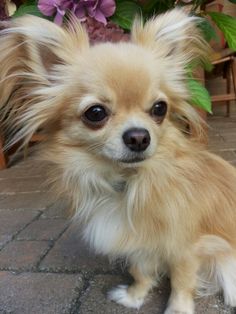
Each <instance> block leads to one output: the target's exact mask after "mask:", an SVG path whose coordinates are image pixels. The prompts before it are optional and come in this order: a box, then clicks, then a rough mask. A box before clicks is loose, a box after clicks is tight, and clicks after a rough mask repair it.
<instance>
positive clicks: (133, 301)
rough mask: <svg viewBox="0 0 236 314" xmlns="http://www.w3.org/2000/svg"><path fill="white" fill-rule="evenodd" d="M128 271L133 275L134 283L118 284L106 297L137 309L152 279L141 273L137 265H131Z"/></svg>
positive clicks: (152, 281) (142, 301)
mask: <svg viewBox="0 0 236 314" xmlns="http://www.w3.org/2000/svg"><path fill="white" fill-rule="evenodd" d="M129 272H130V274H131V275H132V276H133V277H134V283H133V284H132V285H131V286H126V285H120V286H118V287H116V288H114V289H112V290H111V291H110V292H109V293H108V298H109V299H110V300H113V301H115V302H117V303H119V304H122V305H124V306H126V307H130V308H136V309H139V308H140V307H141V305H142V304H143V303H144V299H145V297H146V295H147V294H148V292H149V290H150V289H151V288H152V286H153V285H154V280H153V278H152V277H149V276H145V275H143V274H142V272H141V271H140V270H139V268H138V267H137V266H133V267H131V268H130V270H129Z"/></svg>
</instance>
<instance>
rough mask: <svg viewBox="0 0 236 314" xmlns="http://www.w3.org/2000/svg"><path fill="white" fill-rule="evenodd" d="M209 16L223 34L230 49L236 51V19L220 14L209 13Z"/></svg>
mask: <svg viewBox="0 0 236 314" xmlns="http://www.w3.org/2000/svg"><path fill="white" fill-rule="evenodd" d="M207 14H208V15H209V16H210V17H211V18H212V20H213V21H214V22H215V24H216V25H217V26H218V27H219V29H220V30H221V31H222V32H223V34H224V36H225V39H226V41H227V43H228V45H229V48H231V49H232V50H234V51H236V19H235V18H233V17H232V16H229V15H226V14H223V13H219V12H207Z"/></svg>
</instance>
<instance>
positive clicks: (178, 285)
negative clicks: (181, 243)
mask: <svg viewBox="0 0 236 314" xmlns="http://www.w3.org/2000/svg"><path fill="white" fill-rule="evenodd" d="M198 267H199V264H198V261H197V260H193V259H187V260H182V261H181V262H179V263H177V264H175V265H172V266H171V267H170V276H171V295H170V298H169V301H168V307H167V309H166V311H165V314H193V313H194V301H193V294H194V291H195V288H196V282H197V270H198Z"/></svg>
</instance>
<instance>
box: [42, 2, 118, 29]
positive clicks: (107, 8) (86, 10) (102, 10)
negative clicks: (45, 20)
mask: <svg viewBox="0 0 236 314" xmlns="http://www.w3.org/2000/svg"><path fill="white" fill-rule="evenodd" d="M38 8H39V10H40V11H41V12H42V13H43V14H44V15H46V16H52V15H54V14H55V18H54V22H55V23H57V24H59V25H61V24H62V22H63V17H64V15H65V14H66V11H67V10H70V11H71V12H73V13H74V14H75V15H76V16H77V17H78V18H79V19H80V20H81V21H85V20H86V17H87V16H89V17H92V18H94V19H95V20H97V21H98V22H101V23H103V24H104V25H106V23H107V20H106V18H107V17H109V16H112V15H113V14H114V12H115V9H116V5H115V0H80V1H77V0H39V3H38Z"/></svg>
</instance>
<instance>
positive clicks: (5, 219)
mask: <svg viewBox="0 0 236 314" xmlns="http://www.w3.org/2000/svg"><path fill="white" fill-rule="evenodd" d="M38 215H39V212H38V211H35V210H23V211H22V210H19V211H13V210H0V247H2V246H3V245H4V244H5V243H6V242H8V241H10V240H11V239H12V238H13V236H15V235H16V234H17V233H18V232H20V230H22V229H23V228H24V227H25V226H26V225H27V224H29V223H30V222H31V221H32V220H34V219H35V218H36V217H37V216H38Z"/></svg>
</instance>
